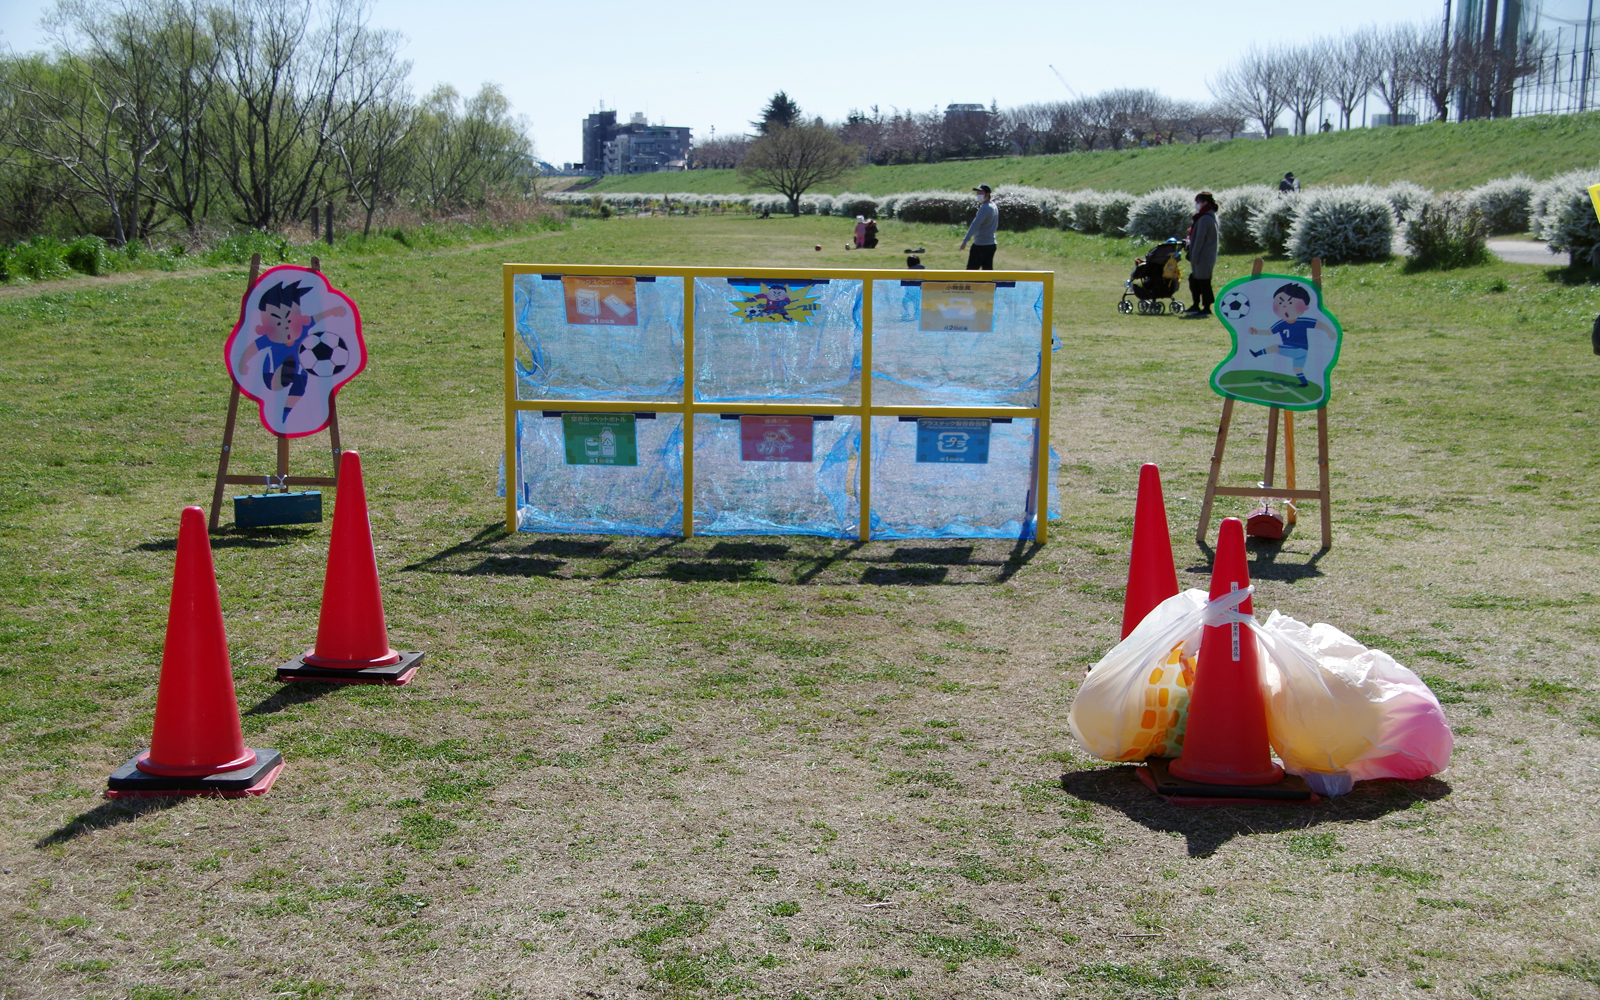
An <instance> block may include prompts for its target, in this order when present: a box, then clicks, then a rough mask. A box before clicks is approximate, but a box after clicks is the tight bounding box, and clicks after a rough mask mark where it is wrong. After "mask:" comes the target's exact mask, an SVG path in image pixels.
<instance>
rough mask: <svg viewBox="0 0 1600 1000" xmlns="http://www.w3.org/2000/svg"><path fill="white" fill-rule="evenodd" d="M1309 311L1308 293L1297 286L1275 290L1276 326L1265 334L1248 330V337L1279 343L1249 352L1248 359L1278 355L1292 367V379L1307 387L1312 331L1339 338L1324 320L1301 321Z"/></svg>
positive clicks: (1296, 283)
mask: <svg viewBox="0 0 1600 1000" xmlns="http://www.w3.org/2000/svg"><path fill="white" fill-rule="evenodd" d="M1310 308H1311V292H1310V291H1309V290H1308V289H1307V288H1306V286H1304V285H1302V284H1300V283H1299V282H1290V283H1289V284H1287V285H1284V286H1283V287H1282V288H1280V289H1278V291H1277V293H1276V294H1274V295H1273V296H1272V314H1273V315H1274V316H1276V317H1278V322H1276V323H1274V324H1272V326H1271V327H1270V328H1268V329H1266V330H1259V329H1257V328H1255V327H1250V332H1251V334H1253V335H1255V336H1271V335H1272V334H1277V336H1278V340H1279V343H1276V344H1272V345H1271V346H1269V347H1265V348H1262V349H1261V350H1259V351H1251V352H1250V356H1251V357H1255V358H1259V357H1261V356H1262V355H1263V354H1281V355H1283V356H1284V357H1286V358H1288V359H1289V363H1290V364H1292V365H1294V374H1295V377H1296V378H1298V379H1299V380H1300V384H1301V385H1310V383H1309V382H1307V381H1306V355H1307V354H1309V353H1310V351H1311V331H1313V330H1316V331H1319V332H1321V333H1324V334H1326V335H1327V337H1328V339H1329V340H1330V341H1332V340H1336V339H1338V336H1339V335H1338V334H1337V333H1335V332H1334V329H1333V327H1331V326H1329V325H1328V323H1327V321H1326V320H1323V319H1321V318H1309V319H1308V318H1303V317H1304V316H1305V312H1306V310H1307V309H1310Z"/></svg>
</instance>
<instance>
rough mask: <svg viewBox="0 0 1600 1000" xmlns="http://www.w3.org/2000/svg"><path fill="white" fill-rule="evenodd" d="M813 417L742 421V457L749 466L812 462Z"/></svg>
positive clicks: (760, 418)
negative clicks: (754, 464)
mask: <svg viewBox="0 0 1600 1000" xmlns="http://www.w3.org/2000/svg"><path fill="white" fill-rule="evenodd" d="M811 435H812V424H811V418H810V417H809V416H799V417H787V416H786V417H752V416H742V417H740V418H739V457H740V458H742V459H744V460H745V461H746V462H809V461H811V441H812V436H811Z"/></svg>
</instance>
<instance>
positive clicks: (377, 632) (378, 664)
mask: <svg viewBox="0 0 1600 1000" xmlns="http://www.w3.org/2000/svg"><path fill="white" fill-rule="evenodd" d="M422 656H423V654H422V653H421V652H419V651H416V650H409V651H406V652H399V651H397V650H394V649H391V648H390V647H389V629H388V625H387V623H386V622H385V621H384V617H383V593H382V591H381V590H380V589H379V586H378V558H377V554H376V552H375V551H374V549H373V546H372V523H371V521H370V520H369V519H368V517H367V489H366V484H365V483H364V482H363V481H362V478H361V456H360V455H358V454H356V453H355V452H353V451H347V452H345V453H344V454H343V455H341V456H340V457H339V495H338V498H337V499H336V500H335V501H334V504H333V531H332V537H331V538H330V539H329V541H328V573H327V576H326V577H325V578H324V580H323V583H322V619H321V621H320V623H319V624H318V626H317V644H316V646H315V648H313V649H310V650H308V651H307V652H306V653H305V654H304V655H302V656H298V657H296V658H295V659H293V660H290V661H289V662H288V663H285V664H284V665H283V666H281V667H279V668H278V679H279V680H319V681H332V682H334V683H337V684H405V683H406V682H408V681H410V680H411V678H412V677H413V676H415V675H416V672H417V667H418V666H419V665H420V664H421V663H422Z"/></svg>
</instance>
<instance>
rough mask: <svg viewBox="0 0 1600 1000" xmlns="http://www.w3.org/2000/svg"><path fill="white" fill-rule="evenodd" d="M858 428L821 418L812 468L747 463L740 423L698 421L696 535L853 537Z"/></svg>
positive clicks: (849, 420) (847, 420)
mask: <svg viewBox="0 0 1600 1000" xmlns="http://www.w3.org/2000/svg"><path fill="white" fill-rule="evenodd" d="M858 430H859V421H858V420H857V418H855V417H836V418H834V419H833V420H818V421H815V422H814V423H813V424H812V434H813V442H812V460H811V461H810V462H747V461H744V460H743V459H742V458H741V454H742V453H741V449H740V428H739V421H737V420H723V419H721V418H720V417H718V416H716V415H707V414H700V415H698V416H696V417H695V439H694V518H695V521H694V530H695V533H696V534H705V535H823V536H826V537H829V538H855V537H856V534H857V532H858V530H859V528H858V527H857V526H858V524H859V521H860V512H861V507H860V498H859V495H858V494H857V492H856V490H857V474H858V461H859V456H860V444H861V441H860V436H859V434H858Z"/></svg>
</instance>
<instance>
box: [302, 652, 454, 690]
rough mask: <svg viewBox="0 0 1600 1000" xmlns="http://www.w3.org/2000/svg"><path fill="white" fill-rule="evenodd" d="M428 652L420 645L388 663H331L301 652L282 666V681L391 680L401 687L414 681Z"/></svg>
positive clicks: (359, 681) (368, 681)
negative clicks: (412, 679)
mask: <svg viewBox="0 0 1600 1000" xmlns="http://www.w3.org/2000/svg"><path fill="white" fill-rule="evenodd" d="M424 655H425V654H424V653H423V652H422V651H421V650H419V649H408V650H406V651H404V652H400V653H396V654H395V656H396V657H397V659H396V661H395V662H394V663H392V664H388V665H384V666H371V667H361V666H349V667H339V666H334V667H328V666H321V665H320V664H318V663H316V662H314V658H313V657H312V656H311V654H309V653H307V654H306V655H304V656H297V657H295V658H294V659H292V660H290V661H289V662H288V663H285V664H284V665H283V666H281V667H279V668H278V680H280V681H322V682H324V683H327V684H389V685H393V686H394V687H400V686H401V685H403V684H409V683H411V678H413V677H415V676H416V675H417V668H418V667H420V666H422V657H423V656H424Z"/></svg>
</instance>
